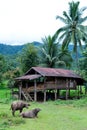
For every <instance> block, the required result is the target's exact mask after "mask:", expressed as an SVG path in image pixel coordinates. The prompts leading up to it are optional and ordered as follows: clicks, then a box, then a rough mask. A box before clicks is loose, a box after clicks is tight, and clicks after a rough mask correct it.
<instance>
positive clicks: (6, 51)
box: [0, 41, 81, 57]
mask: <svg viewBox="0 0 87 130" xmlns="http://www.w3.org/2000/svg"><path fill="white" fill-rule="evenodd" d="M32 44H33V45H34V46H35V47H40V46H42V43H40V42H37V41H34V42H32ZM25 45H26V44H24V45H14V46H13V45H6V44H2V43H0V53H1V54H2V55H15V54H17V53H18V52H21V51H22V49H23V48H24V46H25ZM69 50H70V51H72V50H73V45H69ZM73 56H74V55H73ZM78 56H79V57H81V50H80V48H79V47H78Z"/></svg>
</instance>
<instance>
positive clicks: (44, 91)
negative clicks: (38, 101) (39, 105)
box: [44, 90, 46, 102]
mask: <svg viewBox="0 0 87 130" xmlns="http://www.w3.org/2000/svg"><path fill="white" fill-rule="evenodd" d="M45 101H46V90H44V102H45Z"/></svg>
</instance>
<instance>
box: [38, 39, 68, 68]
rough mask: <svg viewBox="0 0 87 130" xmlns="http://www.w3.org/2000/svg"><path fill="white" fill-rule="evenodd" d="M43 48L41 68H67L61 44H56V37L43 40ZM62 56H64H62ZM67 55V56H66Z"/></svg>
mask: <svg viewBox="0 0 87 130" xmlns="http://www.w3.org/2000/svg"><path fill="white" fill-rule="evenodd" d="M42 41H43V46H42V49H41V64H40V66H45V67H50V68H58V67H61V68H65V67H66V65H67V64H66V62H67V61H66V60H64V59H63V56H64V54H63V52H61V53H60V51H61V50H60V49H59V47H60V46H59V44H58V43H56V38H55V36H53V37H51V36H48V37H45V38H42ZM60 54H63V56H62V55H60ZM65 55H66V54H65Z"/></svg>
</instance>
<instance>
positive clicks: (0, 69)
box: [0, 54, 5, 84]
mask: <svg viewBox="0 0 87 130" xmlns="http://www.w3.org/2000/svg"><path fill="white" fill-rule="evenodd" d="M4 68H5V59H4V56H3V55H1V54H0V84H2V80H3V73H4Z"/></svg>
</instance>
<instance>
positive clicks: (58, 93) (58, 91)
mask: <svg viewBox="0 0 87 130" xmlns="http://www.w3.org/2000/svg"><path fill="white" fill-rule="evenodd" d="M59 96H60V90H59V89H57V98H59Z"/></svg>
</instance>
